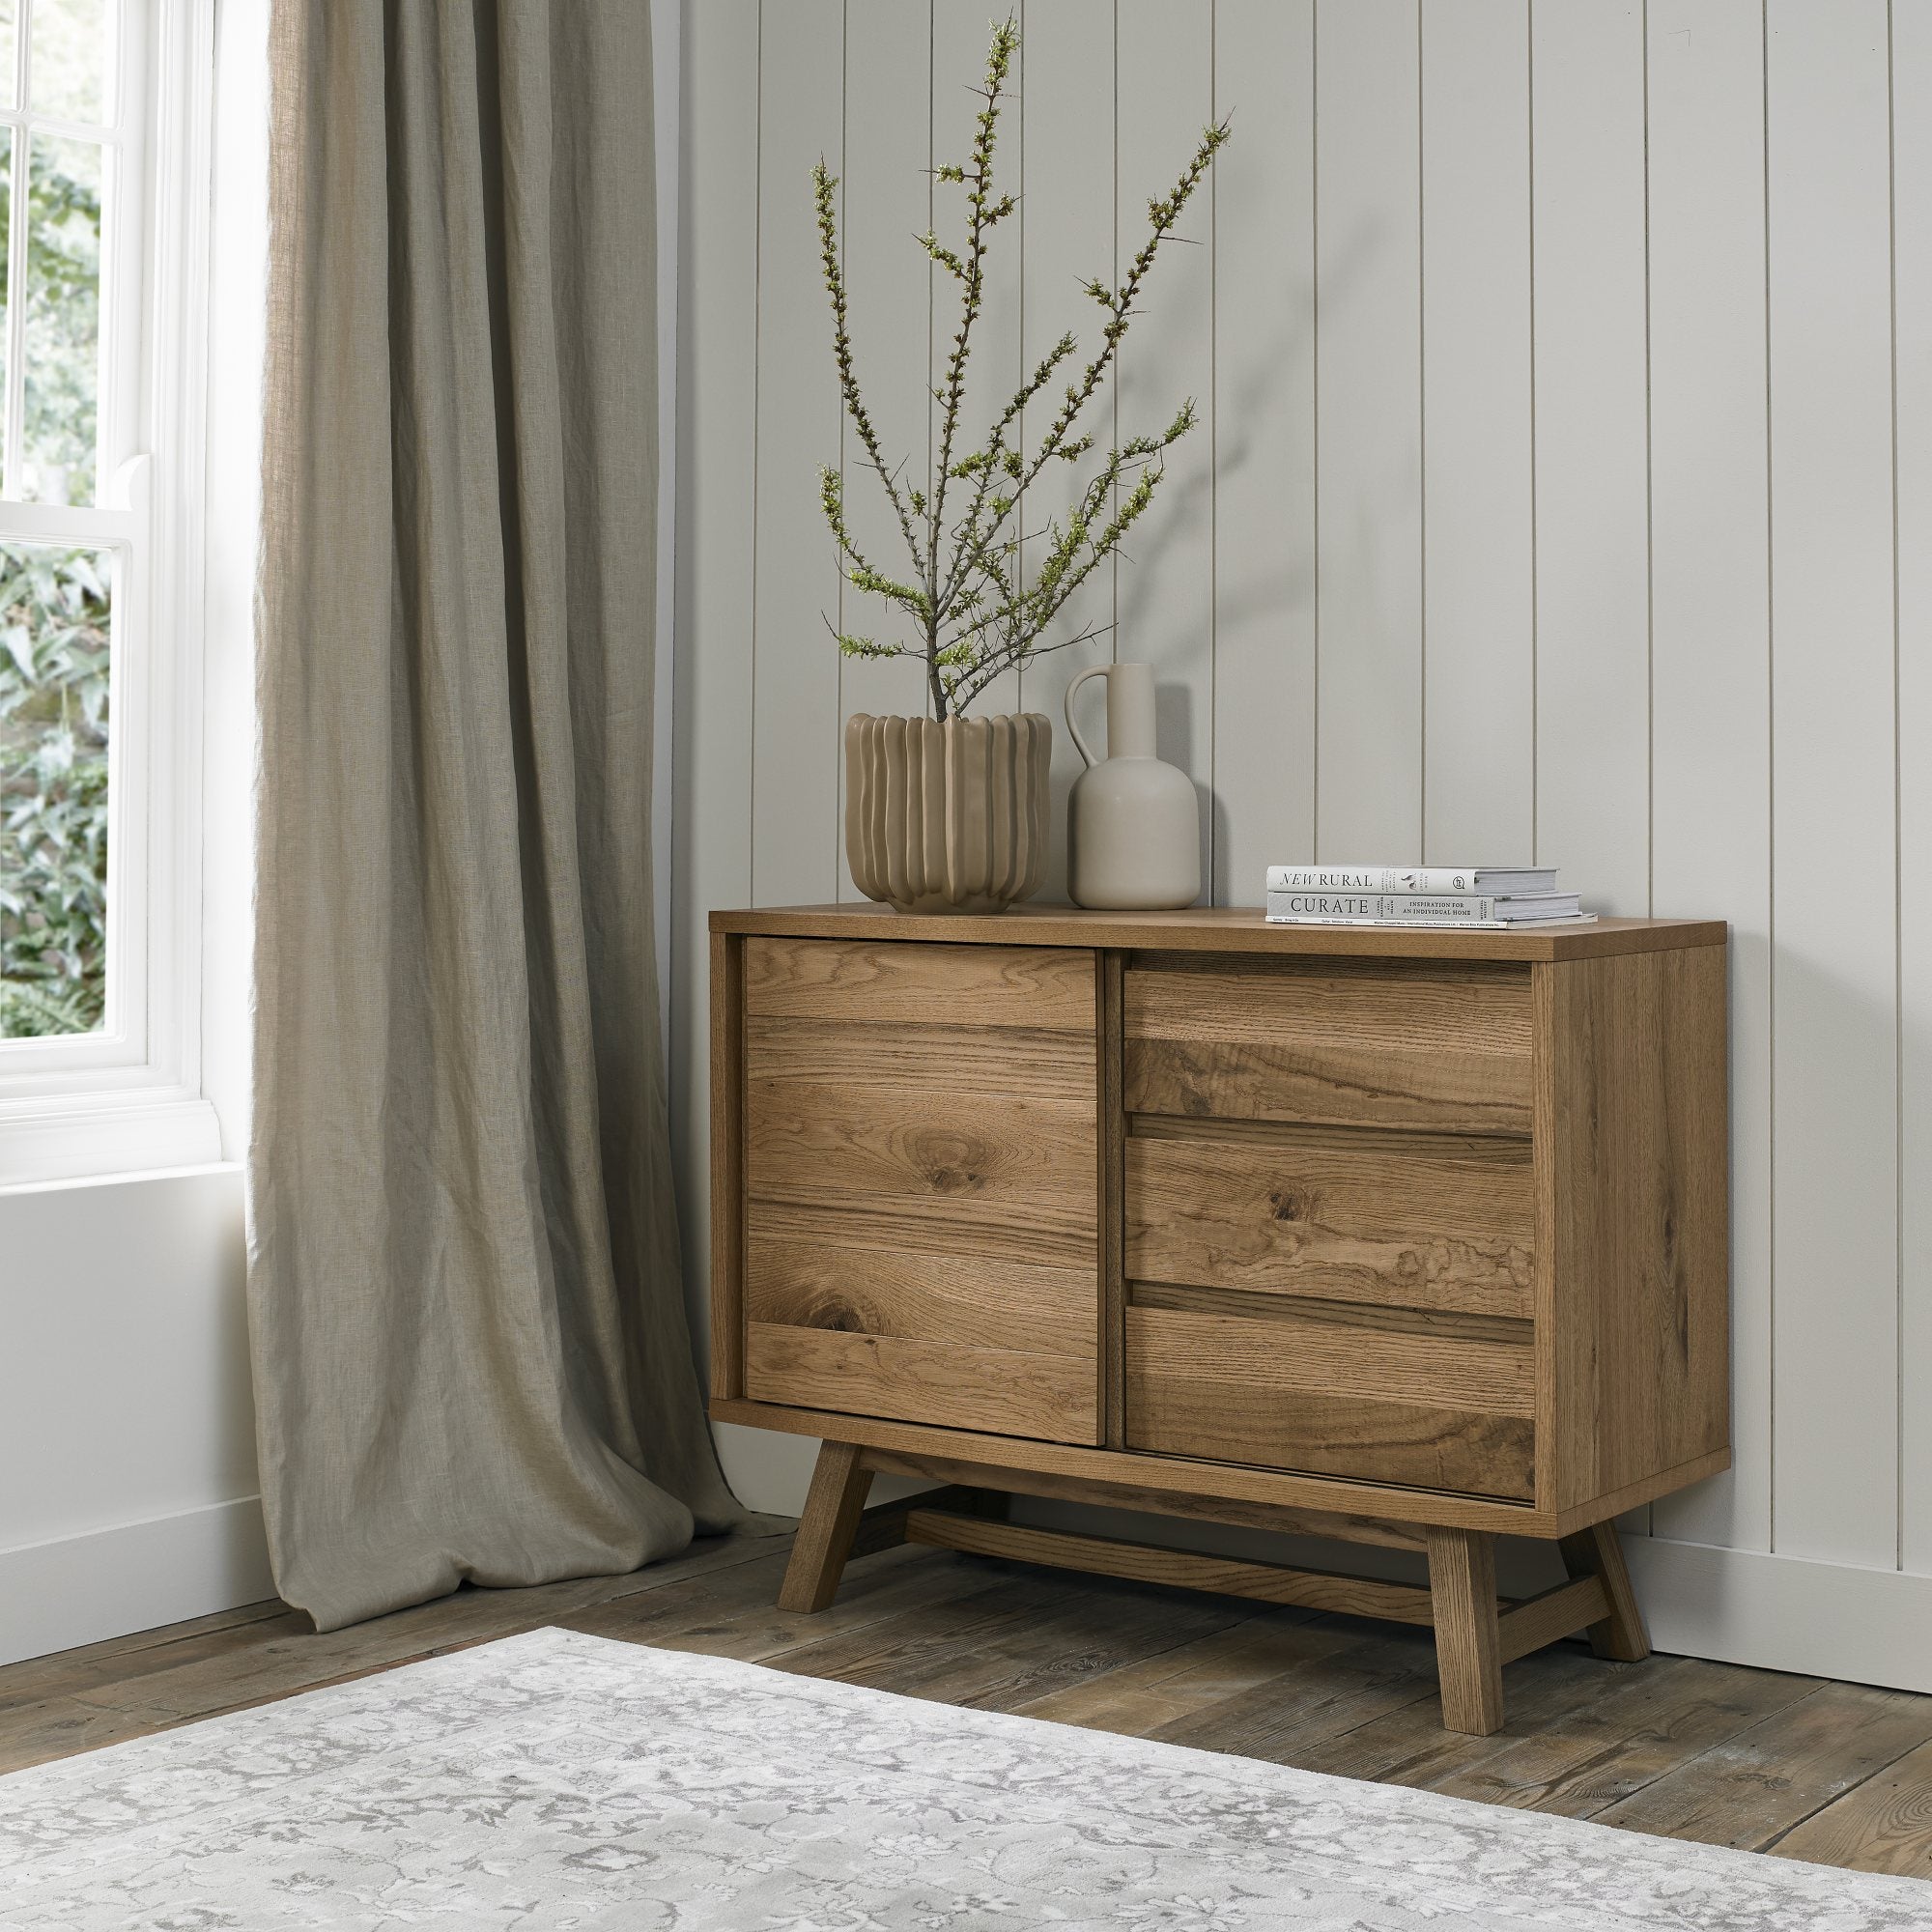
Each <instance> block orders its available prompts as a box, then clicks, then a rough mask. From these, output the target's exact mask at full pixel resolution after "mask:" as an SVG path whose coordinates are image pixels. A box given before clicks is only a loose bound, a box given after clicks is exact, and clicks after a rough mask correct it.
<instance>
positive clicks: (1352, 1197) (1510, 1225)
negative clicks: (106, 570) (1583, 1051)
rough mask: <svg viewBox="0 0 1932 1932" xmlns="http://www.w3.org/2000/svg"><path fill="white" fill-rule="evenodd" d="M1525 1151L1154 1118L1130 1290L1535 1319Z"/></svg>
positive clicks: (1135, 1167) (1132, 1186)
mask: <svg viewBox="0 0 1932 1932" xmlns="http://www.w3.org/2000/svg"><path fill="white" fill-rule="evenodd" d="M1533 1239H1534V1212H1533V1202H1532V1196H1531V1188H1530V1149H1529V1143H1528V1142H1527V1141H1519V1140H1504V1139H1499V1138H1490V1137H1484V1136H1473V1135H1464V1136H1452V1135H1446V1134H1429V1133H1406V1134H1397V1133H1382V1132H1377V1131H1374V1130H1371V1129H1364V1128H1349V1127H1306V1126H1285V1125H1282V1126H1278V1125H1275V1124H1272V1123H1265V1124H1264V1123H1259V1122H1239V1123H1236V1122H1225V1123H1224V1122H1211V1123H1210V1122H1202V1123H1194V1122H1180V1121H1174V1120H1162V1119H1159V1118H1155V1117H1143V1118H1142V1119H1141V1121H1140V1122H1138V1123H1137V1130H1136V1132H1135V1134H1134V1135H1133V1137H1132V1138H1130V1139H1129V1140H1128V1142H1127V1144H1126V1247H1125V1255H1126V1273H1127V1277H1128V1279H1129V1280H1131V1281H1136V1282H1163V1283H1170V1284H1181V1285H1186V1286H1192V1287H1198V1288H1225V1289H1240V1290H1247V1291H1252V1292H1254V1293H1264V1294H1270V1295H1283V1296H1306V1297H1310V1298H1313V1299H1316V1300H1320V1301H1325V1302H1343V1303H1350V1302H1353V1303H1365V1304H1370V1305H1373V1306H1377V1307H1385V1308H1417V1309H1441V1310H1450V1311H1456V1312H1460V1313H1463V1314H1469V1315H1488V1316H1503V1317H1509V1318H1513V1319H1516V1320H1521V1321H1526V1320H1528V1319H1529V1317H1530V1314H1531V1310H1532V1305H1533V1295H1534V1263H1533Z"/></svg>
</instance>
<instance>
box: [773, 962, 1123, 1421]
mask: <svg viewBox="0 0 1932 1932" xmlns="http://www.w3.org/2000/svg"><path fill="white" fill-rule="evenodd" d="M1094 958H1095V956H1094V953H1092V952H1085V951H1077V950H1065V949H1058V948H1046V947H1026V946H1014V947H1004V946H983V945H960V946H947V945H935V944H932V943H929V942H928V943H922V944H917V945H908V944H896V943H893V942H889V941H870V940H859V941H846V940H829V939H788V938H752V939H749V940H748V941H747V942H746V952H745V995H744V998H745V1041H744V1054H745V1089H744V1186H745V1249H744V1270H745V1277H744V1278H745V1316H746V1329H745V1390H746V1393H747V1395H749V1396H750V1397H751V1398H753V1400H754V1401H762V1402H773V1403H782V1404H787V1405H790V1406H800V1407H810V1408H822V1409H834V1410H839V1411H843V1412H846V1413H850V1414H859V1415H877V1416H889V1417H895V1418H898V1419H901V1420H906V1421H917V1422H926V1423H933V1424H938V1425H941V1426H943V1427H950V1428H957V1429H973V1430H982V1431H987V1432H990V1433H994V1434H999V1435H1021V1436H1033V1437H1037V1438H1041V1439H1045V1440H1051V1441H1064V1442H1083V1443H1091V1442H1095V1441H1097V1440H1098V1439H1099V1437H1098V1430H1097V1415H1098V1407H1099V1404H1098V1389H1097V1385H1096V1352H1097V1351H1096V1340H1097V1332H1098V1314H1097V1310H1098V1269H1097V1239H1096V1228H1097V1220H1098V1208H1097V1189H1096V1179H1095V1177H1096V1173H1097V1152H1096V1148H1097V1133H1096V1107H1097V1092H1098V1086H1097V1071H1098V1070H1097V1066H1096V1060H1095V1026H1094V1015H1095V990H1094Z"/></svg>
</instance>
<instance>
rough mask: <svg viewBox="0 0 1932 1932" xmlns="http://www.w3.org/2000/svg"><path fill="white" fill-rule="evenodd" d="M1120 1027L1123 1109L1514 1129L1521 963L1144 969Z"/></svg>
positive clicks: (1526, 1074)
mask: <svg viewBox="0 0 1932 1932" xmlns="http://www.w3.org/2000/svg"><path fill="white" fill-rule="evenodd" d="M1124 1021H1125V1061H1124V1068H1123V1071H1124V1078H1125V1094H1126V1105H1127V1108H1128V1111H1129V1112H1132V1113H1144V1114H1170V1115H1180V1116H1186V1117H1195V1118H1201V1117H1214V1118H1219V1119H1224V1120H1256V1121H1300V1122H1339V1123H1344V1124H1353V1125H1363V1126H1379V1127H1424V1128H1434V1129H1436V1130H1439V1131H1443V1132H1448V1133H1478V1134H1520V1135H1526V1134H1527V1133H1528V1132H1529V1122H1530V1048H1529V1042H1530V1003H1529V969H1528V968H1527V967H1526V966H1521V967H1519V966H1512V965H1492V964H1477V965H1467V966H1463V965H1456V964H1445V963H1441V962H1435V961H1432V962H1429V963H1428V964H1426V965H1409V964H1407V963H1406V962H1398V961H1393V960H1389V961H1382V960H1378V961H1372V962H1360V963H1357V962H1353V961H1328V960H1269V961H1266V962H1253V963H1250V962H1241V961H1221V962H1212V961H1210V962H1208V964H1207V965H1206V966H1201V967H1197V966H1193V965H1190V964H1187V963H1185V962H1181V961H1176V962H1174V963H1171V964H1154V965H1151V966H1146V967H1139V968H1136V969H1135V970H1133V971H1131V972H1129V973H1128V974H1127V976H1126V988H1125V1012H1124Z"/></svg>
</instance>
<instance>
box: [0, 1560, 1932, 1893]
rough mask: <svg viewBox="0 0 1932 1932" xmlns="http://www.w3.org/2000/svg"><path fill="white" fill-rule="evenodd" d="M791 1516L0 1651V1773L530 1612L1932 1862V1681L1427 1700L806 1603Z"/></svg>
mask: <svg viewBox="0 0 1932 1932" xmlns="http://www.w3.org/2000/svg"><path fill="white" fill-rule="evenodd" d="M788 1543H789V1539H787V1538H783V1537H777V1538H772V1537H766V1538H742V1537H741V1538H722V1539H717V1540H713V1541H711V1542H708V1543H704V1544H699V1545H696V1546H694V1548H693V1549H692V1550H691V1551H690V1552H689V1553H688V1554H686V1555H685V1556H683V1557H680V1558H678V1559H677V1560H676V1561H674V1562H670V1563H667V1564H662V1565H659V1566H658V1567H656V1568H654V1569H651V1570H645V1571H640V1572H639V1573H637V1574H636V1575H634V1576H630V1577H601V1578H594V1579H589V1580H585V1581H581V1582H572V1583H558V1584H552V1585H549V1586H546V1587H544V1588H541V1589H534V1590H463V1591H459V1592H458V1593H457V1594H456V1595H455V1596H453V1597H446V1598H443V1599H442V1600H441V1601H440V1602H438V1603H434V1604H426V1605H422V1606H421V1607H419V1608H416V1609H412V1610H404V1611H399V1612H398V1613H396V1614H395V1615H393V1616H387V1617H381V1618H378V1619H377V1620H376V1621H374V1622H373V1623H367V1624H361V1625H358V1626H357V1627H356V1628H355V1629H353V1630H347V1631H338V1632H334V1633H331V1634H328V1635H326V1636H318V1635H316V1634H313V1633H312V1632H311V1631H309V1629H308V1624H307V1619H306V1618H305V1617H302V1616H300V1615H298V1613H296V1612H295V1611H292V1610H289V1609H287V1608H286V1607H284V1606H283V1605H280V1604H275V1603H270V1604H260V1605H254V1606H252V1607H251V1608H248V1609H242V1610H233V1611H229V1612H227V1613H225V1614H223V1615H219V1616H213V1617H204V1618H202V1619H200V1620H199V1621H197V1622H195V1623H189V1624H179V1625H175V1626H173V1627H171V1628H169V1629H165V1630H157V1631H150V1632H147V1633H145V1634H141V1635H138V1636H129V1637H122V1638H118V1639H116V1640H115V1641H113V1642H111V1643H100V1644H94V1645H92V1646H90V1647H89V1648H87V1649H85V1650H75V1651H68V1652H64V1653H61V1654H60V1655H57V1656H53V1657H45V1658H39V1659H36V1660H34V1661H32V1662H26V1663H17V1664H13V1665H11V1666H8V1667H7V1668H5V1669H0V1771H10V1770H15V1769H18V1768H19V1767H21V1766H24V1765H29V1764H34V1763H38V1762H40V1761H42V1760H43V1759H46V1758H52V1757H60V1756H64V1755H66V1754H68V1753H70V1752H72V1751H80V1750H86V1749H89V1748H91V1747H95V1746H98V1745H104V1744H110V1743H113V1742H116V1741H118V1740H120V1739H124V1738H131V1737H139V1736H142V1735H144V1734H146V1733H148V1732H152V1731H159V1730H165V1729H168V1728H169V1727H171V1726H173V1725H176V1724H182V1723H187V1722H190V1721H192V1720H193V1719H197V1718H205V1717H212V1716H213V1715H214V1714H215V1713H217V1712H220V1711H230V1710H235V1709H238V1708H240V1707H241V1706H243V1705H248V1704H256V1703H262V1702H266V1701H268V1700H270V1699H272V1698H276V1697H284V1696H288V1695H290V1694H292V1693H294V1692H296V1691H299V1690H310V1689H313V1688H315V1687H316V1686H318V1685H322V1684H330V1683H339V1682H342V1681H343V1680H345V1679H347V1678H351V1677H358V1676H363V1675H366V1674H367V1673H369V1672H371V1671H377V1670H384V1669H388V1668H390V1667H392V1666H393V1665H395V1664H398V1663H404V1662H410V1661H412V1659H415V1658H421V1657H431V1656H435V1655H437V1654H439V1653H440V1652H443V1651H448V1650H454V1649H460V1648H462V1647H464V1646H465V1645H468V1644H472V1643H481V1642H486V1641H488V1640H489V1639H491V1638H493V1637H498V1636H505V1635H508V1634H511V1633H512V1632H515V1631H520V1630H528V1629H533V1628H535V1627H537V1626H540V1625H544V1624H556V1625H561V1626H563V1627H564V1628H565V1629H568V1630H579V1631H589V1632H593V1633H595V1634H597V1635H600V1636H608V1637H618V1638H622V1639H625V1640H627V1641H631V1642H636V1643H650V1644H658V1645H662V1646H665V1647H668V1648H670V1649H675V1650H698V1651H707V1652H710V1653H712V1654H713V1655H716V1656H721V1657H735V1658H740V1659H744V1660H747V1661H752V1662H760V1663H767V1664H772V1665H775V1666H777V1667H778V1668H780V1669H781V1670H792V1671H799V1672H802V1673H805V1674H808V1675H810V1676H817V1677H836V1678H841V1679H843V1680H845V1681H846V1682H849V1683H855V1684H869V1685H874V1686H876V1687H878V1688H879V1689H881V1690H896V1691H901V1692H904V1693H906V1694H908V1695H911V1696H915V1697H926V1698H932V1699H936V1700H939V1701H941V1702H945V1703H952V1704H960V1705H968V1706H975V1707H978V1708H980V1709H986V1710H997V1711H1019V1712H1024V1713H1026V1714H1027V1715H1028V1716H1030V1717H1036V1718H1047V1719H1054V1720H1056V1721H1058V1722H1062V1723H1071V1724H1085V1725H1090V1726H1093V1727H1095V1728H1098V1729H1103V1730H1111V1731H1121V1732H1125V1733H1129V1734H1132V1735H1135V1736H1140V1737H1151V1738H1165V1739H1169V1740H1172V1741H1173V1742H1175V1743H1179V1744H1186V1745H1193V1746H1196V1747H1203V1748H1206V1749H1208V1750H1219V1751H1230V1752H1235V1753H1237V1754H1239V1755H1242V1756H1247V1757H1257V1758H1268V1759H1273V1760H1275V1761H1277V1762H1279V1763H1283V1764H1294V1765H1301V1766H1305V1767H1307V1768H1308V1769H1310V1770H1315V1771H1327V1772H1335V1773H1339V1774H1342V1775H1344V1776H1350V1777H1367V1778H1379V1779H1382V1780H1385V1781H1387V1782H1390V1783H1396V1784H1408V1785H1415V1786H1422V1787H1426V1788H1428V1789H1430V1790H1433V1791H1444V1792H1451V1793H1454V1794H1456V1795H1457V1796H1459V1797H1463V1798H1473V1799H1481V1800H1485V1801H1487V1802H1489V1803H1492V1804H1517V1805H1522V1806H1526V1807H1529V1808H1532V1809H1536V1810H1544V1811H1560V1812H1563V1813H1565V1814H1566V1815H1568V1816H1570V1817H1576V1818H1595V1819H1598V1820H1599V1821H1601V1822H1603V1823H1605V1824H1610V1825H1621V1826H1625V1827H1628V1828H1630V1829H1632V1830H1634V1831H1640V1832H1651V1833H1662V1834H1665V1835H1673V1836H1678V1837H1686V1838H1702V1839H1705V1840H1708V1841H1709V1842H1711V1843H1714V1844H1723V1845H1739V1846H1746V1847H1751V1848H1754V1849H1758V1850H1763V1851H1772V1852H1777V1853H1782V1854H1785V1855H1788V1856H1790V1857H1793V1858H1805V1859H1812V1860H1817V1861H1821V1862H1823V1863H1828V1864H1840V1865H1854V1866H1860V1867H1862V1868H1864V1869H1866V1870H1870V1871H1886V1872H1898V1873H1905V1874H1909V1875H1911V1876H1915V1877H1921V1878H1932V1696H1915V1695H1910V1694H1907V1693H1905V1692H1901V1691H1891V1690H1872V1689H1870V1688H1868V1687H1864V1686H1860V1685H1852V1684H1836V1683H1831V1682H1827V1681H1824V1680H1821V1679H1818V1678H1811V1677H1789V1676H1782V1675H1779V1674H1777V1673H1776V1672H1773V1671H1764V1670H1747V1669H1744V1668H1741V1667H1739V1666H1736V1665H1732V1664H1721V1663H1710V1662H1702V1661H1700V1660H1698V1659H1694V1658H1680V1657H1656V1658H1653V1659H1651V1660H1650V1661H1649V1662H1644V1663H1635V1664H1629V1663H1610V1662H1602V1661H1600V1660H1598V1659H1597V1658H1595V1657H1593V1656H1591V1655H1590V1653H1589V1651H1588V1650H1587V1649H1586V1648H1584V1647H1583V1646H1582V1645H1581V1644H1579V1643H1562V1644H1558V1645H1555V1646H1553V1647H1552V1648H1551V1649H1549V1650H1547V1651H1542V1652H1539V1653H1537V1654H1536V1655H1534V1656H1531V1657H1527V1658H1525V1659H1523V1660H1522V1661H1521V1662H1519V1663H1515V1664H1512V1665H1511V1666H1510V1667H1509V1670H1508V1672H1507V1674H1506V1678H1505V1682H1506V1685H1507V1690H1508V1705H1509V1722H1508V1725H1507V1727H1506V1728H1505V1729H1504V1730H1502V1731H1500V1732H1498V1733H1497V1734H1496V1735H1495V1736H1494V1737H1490V1738H1467V1737H1460V1736H1456V1735H1454V1734H1452V1733H1449V1732H1445V1731H1444V1730H1442V1729H1441V1728H1440V1725H1439V1721H1438V1719H1439V1711H1438V1707H1437V1704H1436V1697H1435V1659H1434V1651H1433V1646H1432V1642H1431V1638H1430V1635H1429V1633H1428V1632H1426V1631H1421V1630H1413V1629H1407V1628H1403V1627H1399V1626H1394V1625H1387V1624H1374V1623H1366V1622H1362V1621H1359V1620H1357V1619H1354V1618H1350V1617H1342V1616H1318V1615H1313V1614H1311V1613H1309V1612H1306V1611H1301V1610H1294V1609H1277V1608H1271V1607H1263V1606H1259V1605H1255V1604H1252V1603H1245V1602H1240V1601H1236V1600H1235V1599H1233V1598H1226V1597H1208V1596H1201V1595H1196V1594H1193V1593H1190V1592H1185V1591H1174V1590H1165V1589H1160V1588H1155V1587H1152V1586H1148V1585H1142V1584H1135V1583H1126V1582H1115V1581H1111V1580H1107V1579H1101V1578H1094V1577H1077V1576H1071V1575H1068V1574H1066V1573H1065V1572H1048V1571H1043V1570H1028V1569H1024V1568H1021V1567H1019V1566H1016V1565H1012V1564H1007V1563H1001V1562H995V1561H990V1560H987V1559H984V1558H980V1557H973V1556H960V1555H955V1554H952V1552H949V1551H940V1550H933V1549H924V1548H907V1547H904V1546H901V1547H898V1548H890V1549H887V1550H884V1551H883V1552H881V1553H878V1554H875V1555H870V1556H866V1557H864V1558H861V1559H859V1560H857V1561H855V1562H854V1563H853V1565H852V1567H851V1568H850V1569H849V1570H848V1571H847V1572H846V1577H845V1583H844V1586H843V1588H842V1589H841V1590H840V1592H839V1595H838V1601H837V1602H836V1603H835V1604H834V1605H833V1606H832V1607H831V1608H830V1609H829V1610H825V1611H822V1612H820V1613H819V1614H817V1615H816V1616H813V1615H808V1614H803V1613H787V1612H784V1611H781V1610H778V1609H775V1608H774V1607H773V1600H774V1598H775V1597H776V1595H777V1593H778V1585H779V1577H780V1575H781V1572H782V1570H783V1568H784V1559H785V1552H786V1549H787V1548H788Z"/></svg>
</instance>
